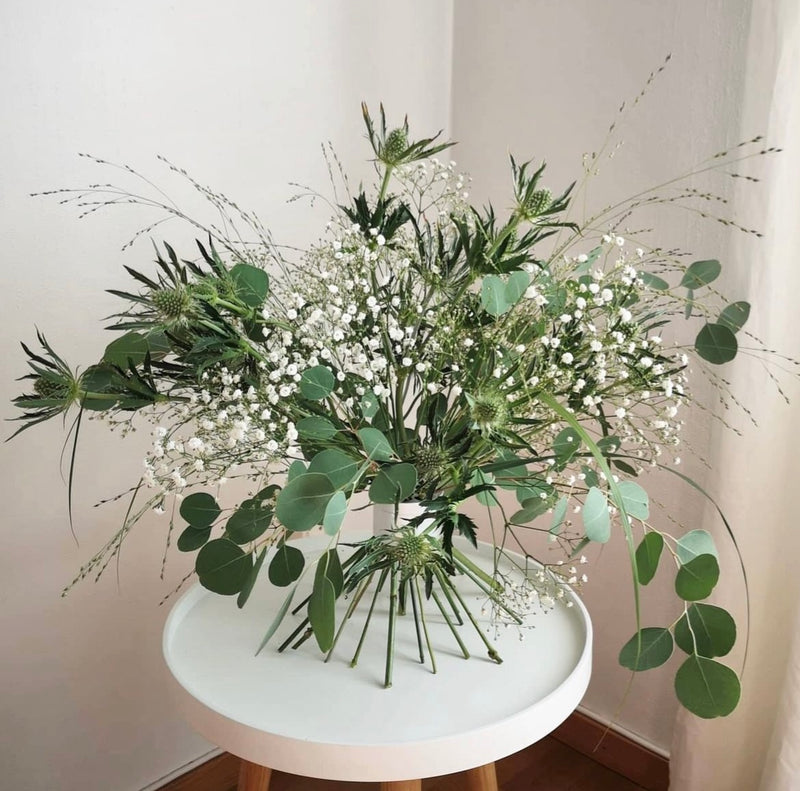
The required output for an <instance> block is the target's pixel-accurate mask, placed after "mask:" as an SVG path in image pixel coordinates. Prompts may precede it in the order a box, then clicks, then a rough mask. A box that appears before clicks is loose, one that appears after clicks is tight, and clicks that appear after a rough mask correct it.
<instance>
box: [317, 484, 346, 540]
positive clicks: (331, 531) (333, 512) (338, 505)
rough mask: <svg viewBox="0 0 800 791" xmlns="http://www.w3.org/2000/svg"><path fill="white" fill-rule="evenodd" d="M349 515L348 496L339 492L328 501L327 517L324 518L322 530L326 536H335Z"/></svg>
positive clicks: (326, 507)
mask: <svg viewBox="0 0 800 791" xmlns="http://www.w3.org/2000/svg"><path fill="white" fill-rule="evenodd" d="M346 515H347V495H346V494H345V493H344V492H342V491H338V492H335V493H334V495H333V497H331V499H330V500H328V504H327V505H326V506H325V516H323V517H322V529H323V530H324V531H325V534H326V535H329V536H335V535H336V534H337V533H338V532H339V528H340V527H341V526H342V522H343V521H344V518H345V516H346Z"/></svg>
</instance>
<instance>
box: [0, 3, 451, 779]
mask: <svg viewBox="0 0 800 791" xmlns="http://www.w3.org/2000/svg"><path fill="white" fill-rule="evenodd" d="M451 14H452V7H451V2H450V0H439V1H437V2H430V1H429V0H413V1H412V2H409V1H408V0H405V1H404V2H403V3H396V2H393V3H390V2H380V3H375V2H371V0H348V1H347V2H344V0H341V1H338V2H325V3H320V2H313V1H312V0H301V1H300V2H293V3H288V2H255V1H250V0H240V1H237V2H231V3H227V4H220V3H213V2H209V0H176V2H170V3H162V2H156V0H139V1H138V2H136V3H130V2H117V1H114V2H108V1H107V0H77V1H76V2H72V3H62V2H56V0H46V1H44V0H38V1H36V2H28V1H27V0H6V2H4V3H2V5H1V6H0V96H2V101H3V119H4V120H3V143H2V145H1V146H0V173H2V187H0V229H1V230H0V238H2V242H3V244H2V253H3V261H2V264H1V265H0V266H2V276H3V281H2V284H3V288H2V297H0V299H1V300H2V305H1V306H0V315H2V317H3V333H2V338H1V339H0V344H1V346H2V351H1V352H0V372H2V373H1V375H0V403H1V404H3V406H2V407H0V411H1V412H2V415H3V417H12V416H13V415H14V414H15V412H14V410H13V408H12V407H11V406H10V405H9V404H8V402H9V400H10V399H11V398H12V397H13V396H14V395H17V394H18V392H19V387H18V385H17V383H15V382H13V379H14V378H15V377H17V376H20V375H21V374H22V373H24V372H25V370H24V362H23V361H24V356H23V354H22V352H21V350H20V349H19V346H18V344H17V340H18V339H26V340H27V341H28V342H32V341H35V335H34V322H35V323H36V324H37V325H38V326H39V327H40V328H41V329H43V330H44V331H45V332H46V333H47V335H48V337H49V338H50V340H51V341H52V342H53V344H54V345H56V347H57V348H58V349H59V350H60V351H61V352H62V353H63V354H64V355H65V356H66V357H67V358H68V359H69V360H71V361H74V362H75V363H76V364H81V365H86V364H89V363H91V362H94V361H95V360H96V358H97V357H99V355H100V353H101V352H102V349H103V347H104V346H105V342H106V339H105V338H103V337H102V333H101V331H100V328H101V327H102V323H101V322H100V319H101V318H102V317H103V316H106V315H108V314H109V313H110V312H111V310H112V309H113V308H114V307H115V305H114V300H113V298H111V297H110V296H108V295H105V294H103V289H105V288H109V287H114V286H116V287H123V288H125V287H127V285H128V284H127V282H126V280H127V276H124V273H123V271H122V269H121V264H122V263H127V264H129V265H133V266H143V267H145V268H147V267H148V266H149V264H150V261H151V258H152V252H151V249H150V247H149V243H148V242H147V241H144V242H143V243H142V244H140V245H139V246H138V247H136V248H134V250H133V251H132V252H128V253H127V254H121V253H120V246H121V244H122V242H123V241H125V240H126V239H127V237H128V236H129V235H130V234H131V233H132V232H133V231H134V230H135V229H136V228H137V227H139V226H140V225H141V224H143V223H144V222H146V220H147V217H146V216H144V215H142V214H137V213H136V211H135V210H130V209H127V208H125V209H119V210H115V211H108V212H104V213H103V214H102V215H101V216H94V217H92V218H89V219H86V220H83V221H81V222H78V221H77V219H76V215H77V212H76V210H75V209H71V208H67V207H62V206H58V205H57V203H56V201H55V200H48V199H42V198H37V199H33V198H30V197H29V196H28V195H29V193H30V192H35V191H38V190H42V189H48V188H52V187H61V186H81V185H85V184H87V183H90V182H93V181H107V180H110V178H111V177H112V176H113V177H114V178H117V176H116V175H114V174H110V173H107V172H106V173H104V172H101V171H100V170H98V169H97V168H96V167H93V166H91V165H90V164H89V163H88V162H86V161H85V160H80V159H78V158H77V156H76V154H77V152H80V151H88V152H91V153H93V154H96V155H99V156H102V157H105V158H108V159H111V160H114V161H118V162H128V163H131V164H133V165H135V166H136V167H139V168H141V169H143V170H144V171H145V172H146V173H147V174H148V175H149V176H152V177H153V178H155V179H157V180H158V182H159V184H160V185H163V184H164V183H167V184H168V185H170V189H175V190H176V191H177V193H178V194H179V195H180V196H181V200H182V201H187V202H189V203H190V204H191V196H190V195H189V194H188V193H187V192H186V191H185V190H183V191H181V189H180V187H179V185H178V182H177V181H175V180H170V179H166V182H165V178H164V177H165V174H164V171H163V170H162V169H160V168H159V167H158V166H157V164H156V162H155V155H156V154H157V153H162V154H164V155H166V156H168V157H170V158H171V159H173V160H174V161H176V162H177V163H178V164H181V165H185V166H186V167H187V168H188V169H190V171H191V172H192V174H193V175H195V176H196V177H197V178H198V179H200V180H201V181H203V182H204V183H207V184H210V185H213V186H214V187H215V188H217V189H220V190H222V191H224V192H226V193H227V194H229V195H230V196H231V197H234V198H236V199H237V200H238V201H239V202H240V203H241V204H242V205H244V206H246V207H250V208H252V209H254V210H255V211H257V212H258V213H259V214H260V215H261V217H262V218H263V219H264V221H265V222H266V223H268V224H269V225H270V226H271V227H273V228H275V229H278V241H291V242H298V241H300V242H302V241H309V240H310V239H311V238H314V237H315V236H316V235H317V232H318V231H317V228H319V223H318V221H319V215H318V214H317V215H314V213H312V212H309V210H308V208H307V207H305V206H302V205H298V204H292V205H290V206H287V205H286V204H285V200H286V199H287V198H288V197H289V196H290V195H292V194H293V193H294V191H295V190H294V189H292V188H290V187H288V186H287V183H288V182H289V181H301V182H306V183H310V184H313V185H316V186H319V187H322V188H323V189H324V187H325V185H326V183H327V173H326V170H325V166H324V164H323V161H322V159H321V156H320V148H319V146H320V143H321V142H322V141H325V140H331V141H333V143H334V144H335V145H336V147H337V149H338V151H339V153H340V155H341V156H342V158H343V160H344V161H345V163H348V164H352V165H354V166H355V168H356V170H358V167H360V163H361V162H362V161H363V160H365V159H366V158H367V155H368V147H367V144H366V142H365V140H364V139H363V132H362V122H361V116H360V106H359V103H360V101H361V100H362V99H365V100H367V101H368V102H369V103H370V104H371V105H373V106H377V103H378V101H380V100H382V101H384V102H385V103H386V106H387V109H388V110H389V112H390V113H394V114H395V118H396V120H398V121H399V120H401V113H405V112H408V113H409V115H410V117H411V119H412V122H413V125H414V127H415V128H416V129H419V130H422V131H428V130H430V129H440V128H442V127H444V126H447V125H448V123H449V91H450V63H451ZM310 218H313V219H314V221H315V223H313V224H312V223H310V222H309V219H310ZM166 236H167V238H172V239H175V238H177V239H178V240H180V241H181V242H187V243H188V242H189V241H190V240H189V238H188V235H187V234H186V233H181V234H177V235H176V232H175V231H173V232H171V233H170V232H169V231H168V230H167V232H166ZM183 249H187V248H186V247H184V248H183ZM8 425H9V424H7V425H6V431H7V434H6V436H7V435H8V433H10V431H9V429H8ZM62 436H63V432H62V431H61V427H60V426H59V425H57V423H56V422H53V423H52V424H49V425H45V426H42V427H38V428H37V429H33V430H31V431H30V432H28V433H27V434H26V435H24V436H23V437H22V438H21V439H18V440H15V441H14V442H13V443H10V444H7V445H3V446H2V451H0V481H2V484H0V485H2V493H3V498H2V502H3V519H2V522H3V532H4V540H3V542H2V553H1V554H0V569H2V570H1V571H0V635H2V638H0V644H2V648H0V685H2V689H1V690H0V701H1V702H0V767H1V768H0V788H3V789H6V788H8V789H12V788H13V789H15V791H41V790H42V789H45V788H47V789H54V790H56V789H57V790H58V791H78V790H79V789H80V791H84V790H85V789H98V790H102V791H105V790H106V789H108V791H112V790H113V791H129V790H130V791H134V790H135V789H141V788H143V787H145V786H147V785H148V784H150V783H152V782H153V781H155V780H157V779H158V778H159V777H161V776H163V775H165V774H167V773H169V772H171V771H172V770H174V769H176V768H177V767H179V766H180V765H182V764H184V763H185V762H187V761H190V760H192V759H194V758H196V757H197V756H199V755H201V754H202V753H203V752H205V751H206V750H208V749H209V746H208V745H207V744H206V743H204V742H203V741H202V740H201V739H200V738H199V737H197V736H194V735H193V734H192V733H190V731H189V730H188V728H187V727H186V726H185V725H184V724H183V723H182V721H180V719H179V718H178V716H177V714H176V712H175V711H174V709H173V707H172V706H171V704H170V701H169V698H168V697H167V694H166V693H167V685H166V678H165V670H164V668H163V663H162V660H161V658H160V635H161V628H162V625H163V620H164V618H165V616H166V608H164V607H162V608H159V606H158V602H159V601H160V600H161V598H162V597H163V596H164V595H165V594H166V593H167V592H168V591H169V590H170V589H171V588H172V587H174V585H175V584H176V583H177V581H178V580H179V579H180V578H181V576H182V573H183V572H184V571H185V569H186V567H187V563H186V562H185V560H186V559H185V558H179V557H177V553H175V554H173V555H171V557H170V560H169V563H168V566H167V579H166V581H165V582H162V581H161V580H160V579H159V574H158V570H159V567H160V563H161V556H162V552H163V545H164V535H165V530H166V522H165V521H164V520H161V521H159V520H158V519H154V518H153V519H147V520H144V521H142V522H141V523H140V524H139V525H138V527H137V529H136V531H135V533H134V534H132V535H131V537H130V539H129V540H128V542H127V544H126V546H125V548H124V550H123V553H122V559H121V562H120V565H119V572H118V573H119V589H118V588H117V583H116V581H115V572H114V570H113V568H112V569H111V570H110V573H109V574H107V575H106V577H105V578H104V579H102V580H101V582H100V583H99V584H98V585H96V586H94V585H92V583H86V584H83V585H81V586H79V587H78V588H76V589H75V590H74V591H73V592H72V594H70V596H69V597H68V598H66V599H61V598H60V596H59V594H60V591H61V589H62V587H63V586H64V585H65V584H66V583H68V582H69V581H70V580H71V579H72V577H73V576H74V574H75V572H76V571H77V569H78V568H79V566H80V565H81V563H83V562H84V561H86V560H87V559H88V558H89V557H90V555H91V554H92V553H93V552H94V551H95V550H96V549H97V548H98V547H99V546H100V545H101V544H102V543H103V542H104V541H105V540H106V539H107V538H108V537H109V536H110V535H111V533H112V531H113V530H114V529H115V527H116V526H117V525H118V524H119V522H120V520H121V518H122V511H121V509H120V508H119V507H116V506H111V507H107V508H103V509H93V508H92V504H93V503H95V502H96V501H97V500H98V499H100V498H101V497H104V496H108V495H110V494H115V493H117V492H119V491H121V490H122V489H123V488H125V487H126V486H128V485H129V484H130V483H131V482H132V481H135V479H136V476H137V471H138V469H139V465H140V459H141V450H142V447H143V442H144V439H145V438H144V437H143V438H141V440H139V438H137V437H133V438H131V439H130V440H129V441H126V443H125V447H120V446H119V445H118V440H116V439H115V438H110V437H109V435H108V433H107V432H106V431H105V429H104V427H102V426H99V425H88V426H85V434H84V437H83V441H82V442H81V449H80V455H79V461H78V474H77V482H76V493H77V500H76V503H75V516H76V529H77V533H78V537H79V539H80V546H79V547H77V546H75V544H74V543H73V541H72V539H71V537H70V532H69V526H68V523H67V520H66V489H65V487H64V485H63V483H62V481H61V480H60V478H59V474H58V452H59V448H60V443H61V441H62Z"/></svg>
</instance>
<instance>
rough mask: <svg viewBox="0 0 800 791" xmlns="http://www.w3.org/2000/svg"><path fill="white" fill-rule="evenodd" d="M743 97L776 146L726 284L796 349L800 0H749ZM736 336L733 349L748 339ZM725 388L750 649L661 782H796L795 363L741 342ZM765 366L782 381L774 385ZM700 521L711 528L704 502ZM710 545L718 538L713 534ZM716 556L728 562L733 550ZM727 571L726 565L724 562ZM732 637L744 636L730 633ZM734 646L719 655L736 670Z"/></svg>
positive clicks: (754, 193)
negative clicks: (730, 396) (728, 693)
mask: <svg viewBox="0 0 800 791" xmlns="http://www.w3.org/2000/svg"><path fill="white" fill-rule="evenodd" d="M745 68H746V79H745V86H744V97H743V113H742V138H743V139H744V138H751V137H753V136H754V135H755V134H763V135H764V136H765V144H766V145H776V146H780V147H782V148H783V149H784V150H783V151H782V152H781V153H780V154H779V155H777V156H776V157H771V156H767V157H762V158H761V160H760V161H759V162H758V166H757V167H755V168H752V167H749V166H748V163H742V172H744V173H755V172H756V171H757V175H759V176H760V177H762V181H761V183H759V184H750V183H748V184H746V185H744V187H743V188H742V189H740V190H738V192H737V194H736V196H735V199H734V215H735V216H736V217H737V218H738V219H739V220H740V221H743V222H744V224H745V225H747V226H748V227H753V226H755V227H757V228H758V229H759V230H761V231H763V232H764V234H765V236H764V238H762V239H754V238H752V237H749V236H745V237H740V238H738V239H737V240H736V241H735V242H734V243H733V248H732V250H731V258H732V260H731V262H730V263H731V264H732V266H731V267H730V269H731V270H732V271H733V273H734V274H733V278H732V280H734V281H736V282H732V283H729V288H728V289H727V290H728V292H729V293H732V294H734V293H735V294H742V293H746V294H748V296H747V297H746V298H747V299H748V301H750V302H751V303H752V305H753V314H752V319H751V323H750V324H749V325H748V326H747V328H746V329H748V330H749V331H750V332H752V333H753V335H755V336H756V337H757V338H759V339H761V340H762V341H763V342H764V344H765V345H766V346H767V347H768V348H770V349H776V350H778V351H779V352H782V353H784V354H787V355H790V356H792V357H795V358H797V357H800V324H799V313H800V312H799V311H798V300H799V299H800V4H799V3H798V2H797V0H753V4H752V10H751V20H750V33H749V42H748V54H747V63H746V66H745ZM747 340H748V339H747V337H746V336H740V344H741V346H742V347H746V346H755V345H756V343H755V342H754V341H753V339H752V337H751V338H750V341H751V343H749V344H748V343H747ZM741 351H742V352H743V354H740V357H739V359H738V361H737V367H736V369H735V370H734V372H733V384H732V389H733V391H734V392H735V393H736V394H737V397H740V398H741V400H742V402H743V403H744V404H745V405H747V406H748V407H750V408H751V409H752V412H753V416H754V418H755V419H756V420H757V421H758V422H759V425H758V426H757V427H756V426H753V425H748V422H747V421H746V420H740V421H737V426H738V427H739V428H740V429H741V431H742V436H733V434H732V432H729V431H726V430H725V429H724V428H722V429H720V431H719V432H717V437H716V440H715V443H714V448H713V452H712V464H713V466H714V468H715V470H717V473H716V480H715V481H713V482H712V486H711V489H712V491H715V492H717V493H718V495H719V500H720V503H721V505H722V509H723V511H724V512H725V513H726V514H727V515H728V517H729V518H730V520H731V522H732V523H733V525H734V532H735V534H736V537H737V541H738V543H739V547H740V550H741V553H742V558H743V561H744V564H745V567H746V569H747V576H748V583H749V590H750V607H751V610H750V615H751V619H750V632H749V650H748V654H747V659H746V665H745V668H744V675H743V679H742V681H743V695H742V701H741V703H740V705H739V708H738V709H737V711H736V712H734V714H733V715H732V716H731V717H729V718H728V719H726V720H712V721H710V722H707V721H703V720H699V719H697V718H694V717H692V716H691V715H687V714H685V713H682V714H680V715H679V718H678V722H677V727H676V730H675V735H674V740H673V749H672V756H673V760H672V782H671V786H670V787H671V789H673V791H701V789H702V790H703V791H706V789H714V791H756V789H758V791H798V789H800V575H798V569H797V565H798V560H799V559H800V525H798V519H797V513H798V508H797V502H796V492H797V489H798V486H797V483H796V478H797V465H796V460H797V447H798V445H799V444H800V387H798V383H797V376H796V374H797V371H798V368H797V366H796V365H794V364H793V362H792V361H791V360H780V359H778V358H773V364H769V363H768V362H767V363H765V364H762V363H760V362H759V361H758V360H757V359H753V357H752V356H751V355H750V354H748V350H747V349H746V348H742V349H741ZM773 377H775V379H777V381H778V382H779V383H780V384H781V386H782V387H783V391H784V394H785V396H786V397H787V398H788V399H789V400H790V401H791V405H790V404H788V403H787V400H786V398H784V394H782V393H781V392H780V391H779V390H778V389H777V387H776V382H775V380H773ZM707 521H708V523H709V524H708V529H709V530H712V532H715V533H717V535H720V533H721V531H720V529H719V525H718V524H716V525H714V526H712V524H713V523H714V521H715V520H714V519H713V515H712V514H711V513H710V512H709V515H708V520H707ZM718 543H721V544H725V543H729V542H726V541H725V539H724V538H722V537H721V538H720V541H719V542H718ZM723 562H725V563H726V565H727V566H728V568H730V569H732V568H733V564H735V563H736V558H735V555H734V554H733V553H732V552H730V551H729V552H728V554H727V557H723ZM730 576H733V575H732V574H731V575H730ZM718 598H719V599H720V603H721V604H722V605H723V606H727V607H728V608H730V609H731V610H732V611H733V612H735V613H737V623H738V624H739V626H740V632H741V634H742V636H744V625H745V622H746V618H745V608H744V606H743V600H744V595H743V591H742V586H738V587H737V586H736V585H729V586H728V587H727V588H725V589H722V590H720V592H719V594H718ZM741 642H742V643H743V642H744V641H741ZM742 660H743V656H742V655H741V654H740V655H739V656H738V657H733V658H729V661H730V663H731V664H732V665H733V666H734V667H737V668H738V669H741V662H742Z"/></svg>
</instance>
